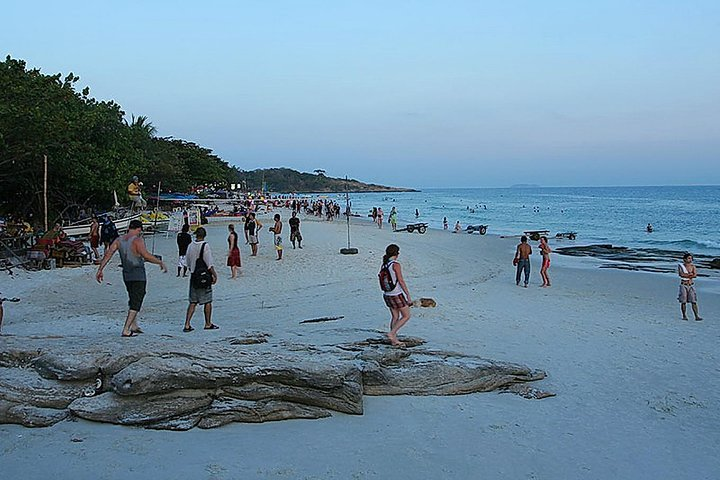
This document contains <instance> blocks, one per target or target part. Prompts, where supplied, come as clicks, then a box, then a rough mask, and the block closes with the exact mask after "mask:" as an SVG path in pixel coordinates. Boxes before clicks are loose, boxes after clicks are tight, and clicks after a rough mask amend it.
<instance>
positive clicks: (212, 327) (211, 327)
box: [205, 324, 220, 330]
mask: <svg viewBox="0 0 720 480" xmlns="http://www.w3.org/2000/svg"><path fill="white" fill-rule="evenodd" d="M218 328H220V327H218V326H217V325H215V324H211V325H210V326H209V327H205V330H217V329H218Z"/></svg>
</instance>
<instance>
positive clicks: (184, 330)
mask: <svg viewBox="0 0 720 480" xmlns="http://www.w3.org/2000/svg"><path fill="white" fill-rule="evenodd" d="M193 330H195V329H194V328H193V327H185V328H183V332H185V333H187V332H192V331H193Z"/></svg>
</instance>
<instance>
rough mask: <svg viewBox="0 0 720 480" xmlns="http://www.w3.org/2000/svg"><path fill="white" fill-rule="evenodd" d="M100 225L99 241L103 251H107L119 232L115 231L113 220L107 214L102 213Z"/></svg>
mask: <svg viewBox="0 0 720 480" xmlns="http://www.w3.org/2000/svg"><path fill="white" fill-rule="evenodd" d="M100 227H101V228H100V241H101V242H103V247H104V249H105V253H107V250H108V248H110V245H111V244H112V243H113V242H114V241H115V239H117V238H118V237H119V236H120V234H119V233H118V231H117V227H116V226H115V222H113V221H112V220H111V219H110V217H109V216H108V215H103V217H102V224H101V225H100Z"/></svg>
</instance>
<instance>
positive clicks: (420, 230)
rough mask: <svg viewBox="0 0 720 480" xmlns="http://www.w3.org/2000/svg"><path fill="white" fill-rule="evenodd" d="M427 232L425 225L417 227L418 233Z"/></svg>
mask: <svg viewBox="0 0 720 480" xmlns="http://www.w3.org/2000/svg"><path fill="white" fill-rule="evenodd" d="M425 232H427V227H418V233H425Z"/></svg>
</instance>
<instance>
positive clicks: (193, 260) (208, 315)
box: [183, 227, 220, 332]
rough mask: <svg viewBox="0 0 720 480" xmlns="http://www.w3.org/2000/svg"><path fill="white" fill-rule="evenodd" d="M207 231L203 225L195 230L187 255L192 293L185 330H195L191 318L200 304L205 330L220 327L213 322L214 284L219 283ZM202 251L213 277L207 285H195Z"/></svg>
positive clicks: (189, 297)
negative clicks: (203, 314) (196, 271)
mask: <svg viewBox="0 0 720 480" xmlns="http://www.w3.org/2000/svg"><path fill="white" fill-rule="evenodd" d="M206 235H207V232H206V231H205V229H204V228H203V227H200V228H198V229H197V230H195V241H194V242H193V243H191V244H190V246H189V247H188V250H187V254H186V255H185V261H186V262H187V267H188V270H189V271H190V293H189V296H188V301H189V305H188V309H187V315H185V328H183V332H192V331H193V330H195V329H194V328H193V327H192V326H191V325H190V320H191V319H192V317H193V314H194V313H195V308H196V307H197V306H198V304H199V305H203V311H204V313H205V330H217V329H218V328H220V327H218V326H217V325H215V324H214V323H212V286H213V285H215V284H216V283H217V279H218V276H217V273H216V272H215V266H214V264H213V257H212V251H211V250H210V245H209V244H208V243H207V242H206V241H205V236H206ZM200 252H202V258H203V261H204V262H205V264H206V265H207V269H208V272H210V275H211V277H212V283H211V284H210V285H208V286H207V287H197V286H196V285H195V275H194V273H195V270H196V269H195V267H196V266H197V261H198V259H199V258H200Z"/></svg>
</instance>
